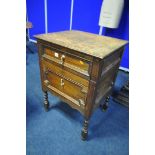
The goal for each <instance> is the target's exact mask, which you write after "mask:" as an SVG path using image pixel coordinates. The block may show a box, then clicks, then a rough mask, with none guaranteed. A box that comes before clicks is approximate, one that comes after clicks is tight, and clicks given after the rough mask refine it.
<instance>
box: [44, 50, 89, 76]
mask: <svg viewBox="0 0 155 155" xmlns="http://www.w3.org/2000/svg"><path fill="white" fill-rule="evenodd" d="M44 57H46V58H49V59H51V60H52V61H54V62H57V63H59V64H61V65H64V66H66V67H68V68H70V69H72V70H74V71H77V72H80V73H82V74H84V75H87V76H89V70H90V64H91V62H90V61H87V60H85V59H83V58H81V57H78V56H75V55H71V54H69V53H66V52H62V51H58V50H56V49H51V48H48V47H45V48H44Z"/></svg>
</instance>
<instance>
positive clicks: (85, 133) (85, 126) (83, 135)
mask: <svg viewBox="0 0 155 155" xmlns="http://www.w3.org/2000/svg"><path fill="white" fill-rule="evenodd" d="M87 136H88V120H86V119H85V120H84V123H83V129H82V131H81V139H82V140H86V139H87Z"/></svg>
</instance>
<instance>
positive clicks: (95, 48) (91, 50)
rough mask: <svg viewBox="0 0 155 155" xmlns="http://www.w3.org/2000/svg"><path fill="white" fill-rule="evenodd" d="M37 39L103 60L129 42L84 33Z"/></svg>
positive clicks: (54, 35) (72, 32) (49, 35)
mask: <svg viewBox="0 0 155 155" xmlns="http://www.w3.org/2000/svg"><path fill="white" fill-rule="evenodd" d="M35 38H37V39H41V40H44V41H47V42H50V43H54V44H57V45H60V46H63V47H66V48H70V49H72V50H75V51H78V52H81V53H85V54H88V55H91V56H94V57H98V58H101V59H103V58H104V57H105V56H107V55H109V54H110V53H112V52H114V51H115V50H117V49H118V48H120V47H123V46H124V45H125V44H127V41H125V40H120V39H116V38H111V37H106V36H99V35H96V34H92V33H87V32H82V31H75V30H72V31H61V32H56V33H48V34H40V35H35Z"/></svg>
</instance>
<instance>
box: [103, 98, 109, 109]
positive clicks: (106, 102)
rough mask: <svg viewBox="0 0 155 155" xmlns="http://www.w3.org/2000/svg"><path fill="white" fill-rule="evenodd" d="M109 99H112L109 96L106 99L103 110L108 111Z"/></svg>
mask: <svg viewBox="0 0 155 155" xmlns="http://www.w3.org/2000/svg"><path fill="white" fill-rule="evenodd" d="M109 99H110V97H109V96H107V97H106V99H105V103H104V104H103V105H102V110H103V111H106V110H107V108H108V104H109Z"/></svg>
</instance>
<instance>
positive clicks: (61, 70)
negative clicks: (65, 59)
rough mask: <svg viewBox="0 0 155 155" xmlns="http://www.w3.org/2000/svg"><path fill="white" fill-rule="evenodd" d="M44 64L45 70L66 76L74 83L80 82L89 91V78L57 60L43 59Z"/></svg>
mask: <svg viewBox="0 0 155 155" xmlns="http://www.w3.org/2000/svg"><path fill="white" fill-rule="evenodd" d="M42 64H43V66H44V70H50V71H52V72H54V73H56V74H58V75H60V76H61V75H62V76H64V77H65V78H66V79H68V80H70V81H74V83H78V84H79V85H80V84H81V85H82V86H83V90H85V91H87V89H88V85H89V80H87V79H84V78H82V77H80V76H78V75H75V74H73V73H72V72H69V71H67V70H65V69H64V68H63V67H62V66H58V65H56V63H55V62H48V60H45V59H43V60H42ZM86 87H87V88H86Z"/></svg>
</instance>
